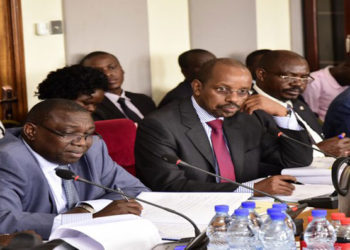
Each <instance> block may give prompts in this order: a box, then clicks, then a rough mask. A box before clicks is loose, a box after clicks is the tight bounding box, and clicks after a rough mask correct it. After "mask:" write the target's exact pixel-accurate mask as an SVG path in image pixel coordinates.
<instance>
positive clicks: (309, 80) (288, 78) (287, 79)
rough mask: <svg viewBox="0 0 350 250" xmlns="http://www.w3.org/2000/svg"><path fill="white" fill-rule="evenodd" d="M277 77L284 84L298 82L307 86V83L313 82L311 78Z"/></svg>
mask: <svg viewBox="0 0 350 250" xmlns="http://www.w3.org/2000/svg"><path fill="white" fill-rule="evenodd" d="M279 77H280V78H281V79H282V80H284V81H285V82H286V83H291V82H297V81H300V82H302V83H304V84H308V83H310V82H312V81H313V80H315V79H314V78H313V77H312V76H304V77H297V76H286V75H279Z"/></svg>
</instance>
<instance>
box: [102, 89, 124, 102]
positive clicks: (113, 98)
mask: <svg viewBox="0 0 350 250" xmlns="http://www.w3.org/2000/svg"><path fill="white" fill-rule="evenodd" d="M105 96H106V97H107V98H108V99H109V100H111V101H112V102H118V100H119V98H121V97H122V98H124V99H125V100H127V101H130V98H129V97H127V96H126V95H125V91H124V90H122V93H121V95H120V96H119V95H116V94H113V93H111V92H105Z"/></svg>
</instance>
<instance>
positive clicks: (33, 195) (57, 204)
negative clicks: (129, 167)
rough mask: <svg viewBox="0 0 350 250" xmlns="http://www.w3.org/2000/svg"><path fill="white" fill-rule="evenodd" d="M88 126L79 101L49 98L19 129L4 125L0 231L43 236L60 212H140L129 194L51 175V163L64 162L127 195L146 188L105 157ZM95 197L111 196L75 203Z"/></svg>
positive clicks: (0, 151)
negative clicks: (96, 203) (99, 204)
mask: <svg viewBox="0 0 350 250" xmlns="http://www.w3.org/2000/svg"><path fill="white" fill-rule="evenodd" d="M94 129H95V126H94V122H93V120H92V118H91V115H90V113H89V112H88V111H87V110H85V109H84V108H83V107H81V106H80V105H78V104H76V103H75V102H73V101H70V100H64V99H49V100H46V101H43V102H41V103H39V104H37V105H35V106H34V107H33V108H32V109H31V111H30V112H29V113H28V116H27V120H26V122H25V124H24V126H23V128H22V129H19V128H18V129H14V130H11V129H10V130H8V131H7V133H6V135H5V137H4V138H3V139H1V140H0V162H1V165H0V233H13V232H17V231H23V230H34V231H36V232H37V233H38V234H40V235H41V236H42V237H43V239H47V238H48V237H49V235H50V232H51V229H52V226H53V223H54V219H55V223H56V220H57V221H59V219H64V216H65V214H66V213H85V214H79V215H77V216H90V218H91V217H100V216H107V215H116V214H127V213H131V214H136V215H139V214H140V213H141V210H142V206H141V205H140V204H139V203H137V202H136V201H134V200H130V201H129V202H128V201H125V200H122V197H121V196H120V195H118V194H116V193H111V192H106V191H105V190H102V189H100V188H98V187H95V186H91V185H87V184H85V183H81V182H74V183H72V182H73V181H68V182H67V181H64V180H63V181H62V179H60V178H59V177H58V176H56V174H55V169H56V168H57V167H62V166H64V167H68V168H69V169H70V170H71V171H73V172H75V173H76V175H79V176H81V177H82V178H85V179H88V180H91V181H93V182H96V183H99V184H101V185H104V186H107V187H109V188H113V189H117V188H120V189H121V190H123V191H124V192H125V193H126V194H129V195H131V196H136V195H138V194H139V193H140V192H142V191H149V189H147V188H146V187H145V186H144V185H143V184H142V183H141V182H140V181H139V180H138V179H136V178H135V177H133V176H132V175H130V174H129V173H128V172H126V171H125V170H124V169H123V168H121V167H120V166H119V165H117V164H116V163H115V162H114V161H113V160H112V159H111V158H110V157H109V155H108V151H107V148H106V145H105V143H104V142H103V140H102V139H100V138H99V137H98V136H95V135H94ZM99 199H107V200H110V201H111V202H110V201H106V203H105V205H106V206H105V207H104V208H103V209H102V210H100V211H99V212H94V209H93V206H91V205H88V204H86V203H83V204H80V203H77V202H80V201H91V200H92V201H94V200H99ZM100 202H101V200H100ZM107 202H110V203H109V204H108V203H107ZM76 204H78V205H76ZM107 204H108V205H107ZM89 213H90V214H89ZM58 214H61V215H60V216H57V215H58Z"/></svg>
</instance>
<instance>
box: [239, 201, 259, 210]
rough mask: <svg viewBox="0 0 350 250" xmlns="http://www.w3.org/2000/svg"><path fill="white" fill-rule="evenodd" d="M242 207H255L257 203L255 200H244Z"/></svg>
mask: <svg viewBox="0 0 350 250" xmlns="http://www.w3.org/2000/svg"><path fill="white" fill-rule="evenodd" d="M242 207H243V208H253V209H254V208H255V207H256V205H255V202H254V201H244V202H242Z"/></svg>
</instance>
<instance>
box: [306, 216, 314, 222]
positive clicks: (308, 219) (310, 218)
mask: <svg viewBox="0 0 350 250" xmlns="http://www.w3.org/2000/svg"><path fill="white" fill-rule="evenodd" d="M313 218H314V217H312V216H311V215H310V216H308V217H307V222H308V223H310V222H311V221H312V219H313Z"/></svg>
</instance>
